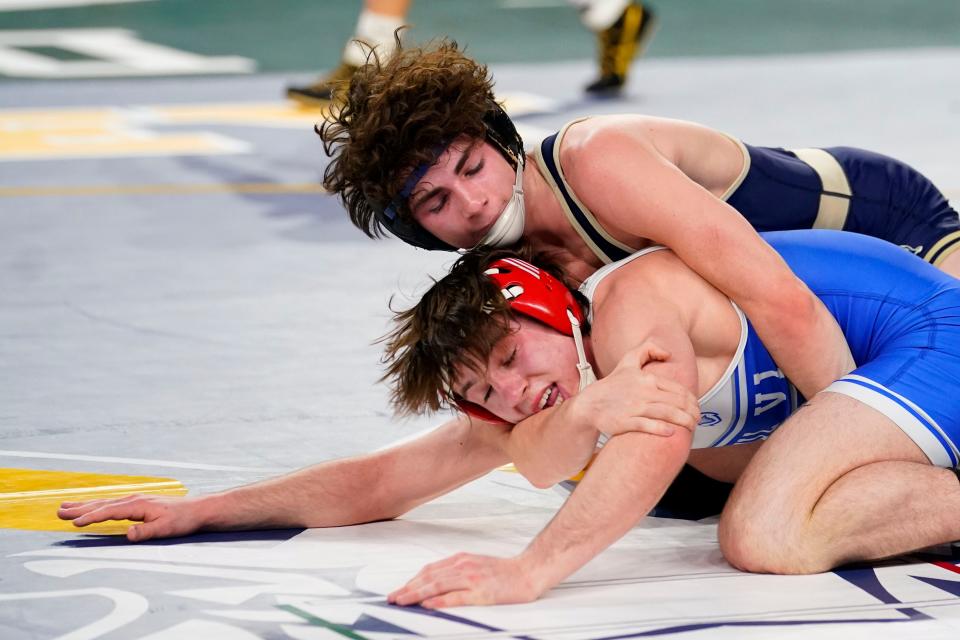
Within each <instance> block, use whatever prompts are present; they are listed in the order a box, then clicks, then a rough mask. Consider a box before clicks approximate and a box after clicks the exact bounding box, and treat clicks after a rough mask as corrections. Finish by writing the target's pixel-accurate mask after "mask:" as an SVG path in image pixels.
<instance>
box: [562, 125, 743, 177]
mask: <svg viewBox="0 0 960 640" xmlns="http://www.w3.org/2000/svg"><path fill="white" fill-rule="evenodd" d="M604 158H608V159H612V160H613V161H614V162H616V163H617V166H618V167H623V168H625V169H628V170H629V169H630V168H633V169H635V170H643V169H644V165H648V164H659V163H663V161H664V160H665V161H666V162H667V163H669V164H672V165H674V166H676V167H677V168H679V169H680V170H681V171H683V173H685V174H686V175H687V176H689V177H690V178H691V179H692V180H693V181H694V182H697V183H698V184H700V185H701V186H703V187H705V188H707V189H708V190H710V191H712V192H715V194H717V193H722V192H723V190H724V189H726V188H727V187H728V186H729V184H730V183H731V182H732V180H734V179H735V178H736V177H737V175H738V174H739V172H740V170H741V168H742V167H743V164H744V155H743V150H742V147H741V146H740V144H739V143H738V142H737V141H736V140H735V139H734V138H732V137H730V136H729V135H727V134H725V133H723V132H721V131H717V130H716V129H711V128H710V127H707V126H704V125H702V124H697V123H695V122H688V121H686V120H675V119H671V118H659V117H656V116H646V115H636V114H622V115H605V116H594V117H590V118H585V119H583V120H580V121H579V122H576V123H574V124H572V125H571V126H570V127H569V129H567V131H566V133H565V135H564V137H563V140H562V143H561V147H560V161H561V164H562V166H563V168H564V171H565V172H566V173H567V176H568V178H569V179H571V180H573V181H574V182H576V174H577V172H578V170H579V168H580V167H581V166H586V167H589V166H596V163H597V162H598V161H600V162H602V161H603V159H604Z"/></svg>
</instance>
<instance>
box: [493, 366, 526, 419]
mask: <svg viewBox="0 0 960 640" xmlns="http://www.w3.org/2000/svg"><path fill="white" fill-rule="evenodd" d="M487 375H488V377H489V382H490V386H491V387H493V389H494V391H496V392H497V395H498V396H499V397H500V399H501V400H502V402H503V404H504V407H505V408H509V409H514V410H520V411H525V408H524V407H523V406H522V405H523V400H524V398H525V397H526V395H527V389H528V387H529V384H528V383H527V379H526V378H525V377H524V376H522V375H520V374H519V373H517V372H516V371H514V370H512V369H506V368H499V369H498V370H497V371H494V372H488V373H487Z"/></svg>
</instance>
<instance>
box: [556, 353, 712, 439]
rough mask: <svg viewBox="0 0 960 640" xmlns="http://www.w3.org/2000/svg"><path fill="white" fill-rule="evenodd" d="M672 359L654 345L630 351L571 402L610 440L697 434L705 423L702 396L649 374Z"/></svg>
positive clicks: (673, 382)
mask: <svg viewBox="0 0 960 640" xmlns="http://www.w3.org/2000/svg"><path fill="white" fill-rule="evenodd" d="M669 357H670V354H669V353H668V352H667V351H665V350H664V349H661V348H660V347H658V346H657V345H656V344H654V343H652V342H649V341H647V342H645V343H643V344H642V345H641V346H639V347H637V348H636V349H632V350H630V351H629V352H627V354H626V355H624V356H623V358H621V359H620V362H619V363H618V364H617V367H616V368H615V369H614V370H613V371H612V372H611V373H610V374H609V375H608V376H606V377H605V378H603V379H602V380H599V381H597V382H596V383H594V384H592V385H590V386H589V387H587V388H586V389H584V390H583V391H581V392H580V393H578V394H577V395H576V396H574V397H573V398H571V400H575V401H576V410H577V415H578V416H580V419H582V420H586V421H588V422H589V423H590V424H591V425H592V426H593V427H594V428H595V429H596V430H597V431H601V432H603V433H606V434H607V435H609V436H615V435H618V434H621V433H627V432H638V431H639V432H643V433H649V434H652V435H658V436H669V435H672V434H673V433H674V430H675V429H677V428H683V429H687V430H689V431H693V430H694V429H695V428H696V426H697V422H699V420H700V408H699V406H698V404H697V399H696V397H695V396H694V395H693V394H692V393H691V392H690V390H689V389H687V388H686V387H685V386H683V385H682V384H680V383H678V382H675V381H673V380H670V379H669V378H666V377H664V376H661V375H657V374H654V373H650V372H649V371H644V367H646V366H647V365H649V364H651V363H653V362H663V361H666V360H668V359H669Z"/></svg>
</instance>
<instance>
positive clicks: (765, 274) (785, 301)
mask: <svg viewBox="0 0 960 640" xmlns="http://www.w3.org/2000/svg"><path fill="white" fill-rule="evenodd" d="M569 144H571V145H576V146H572V147H571V148H570V149H567V147H566V143H565V149H564V152H563V155H562V162H563V166H564V171H565V173H566V176H567V178H568V180H569V181H570V183H571V185H572V186H573V188H574V190H575V191H576V192H577V194H578V195H579V197H580V199H581V200H583V202H584V203H585V204H586V205H587V207H589V208H590V209H591V210H592V211H593V212H594V214H595V215H596V217H597V218H598V219H599V220H600V222H601V223H602V224H603V225H604V226H605V227H606V228H607V229H608V230H609V231H610V232H611V233H613V234H614V235H616V236H618V237H620V238H621V239H623V240H625V241H627V242H634V243H636V242H637V240H638V239H639V238H646V239H649V240H652V241H653V242H655V243H659V244H664V245H666V246H668V247H670V248H671V249H672V250H673V251H674V252H675V253H676V254H677V255H678V256H679V257H680V259H681V260H683V262H684V263H686V264H687V265H688V266H689V267H691V268H692V269H693V270H694V271H696V272H697V273H698V274H700V275H701V276H702V277H703V278H704V279H705V280H707V281H708V282H709V283H711V284H712V285H713V286H715V287H716V288H717V289H719V290H720V291H722V292H723V293H725V294H726V295H728V296H729V297H730V298H732V299H733V300H734V301H735V302H737V304H739V305H740V307H741V308H742V309H743V311H744V312H745V313H746V314H747V316H748V317H749V318H750V320H751V321H752V323H753V325H754V328H755V329H756V331H757V333H758V335H759V336H760V338H761V340H763V343H764V344H765V345H766V346H767V348H768V349H769V350H770V353H771V355H773V357H774V359H775V360H776V362H777V364H779V365H780V367H781V368H782V369H783V371H784V373H785V374H786V375H787V377H788V378H790V380H791V381H793V383H794V384H795V385H796V386H797V388H798V389H799V390H800V391H801V393H803V395H804V396H806V397H812V396H813V394H815V393H816V392H817V391H820V390H821V389H823V388H825V387H826V386H827V385H828V384H830V383H831V382H832V381H833V380H835V379H837V378H838V377H840V376H841V375H843V374H845V373H847V372H849V371H850V370H852V368H853V359H852V357H851V355H850V350H849V348H848V347H847V345H846V341H845V339H844V337H843V333H842V332H841V330H840V327H839V326H838V325H837V323H836V321H835V320H834V319H833V317H832V316H831V315H830V314H829V312H828V311H827V310H826V308H825V307H824V306H823V304H822V303H821V302H820V301H819V300H818V299H817V298H816V297H815V296H814V295H813V294H812V293H811V292H810V290H809V289H808V288H807V287H806V286H805V285H804V283H803V282H801V281H800V280H799V279H798V278H797V277H796V276H795V275H794V274H793V273H792V272H791V271H790V269H789V267H788V266H787V265H786V263H785V262H784V261H783V260H782V259H781V258H780V256H779V255H777V253H776V252H775V251H774V250H773V249H772V248H771V247H770V246H769V245H768V244H767V243H765V242H764V241H763V239H762V238H760V236H759V235H758V234H757V233H756V231H754V229H753V228H752V227H751V226H750V224H749V223H748V222H747V221H746V220H745V219H744V218H743V217H742V216H741V215H740V214H739V213H737V211H736V210H734V209H733V208H732V207H730V206H729V205H727V204H726V203H724V202H723V201H721V200H719V199H718V198H716V197H715V196H713V195H712V194H711V193H710V192H709V191H707V190H706V189H704V188H703V187H701V186H700V185H698V184H697V183H696V182H694V181H693V180H691V179H690V178H689V177H688V176H686V175H685V174H684V173H683V172H682V171H681V170H680V169H678V168H677V166H676V165H674V164H673V163H672V162H671V161H670V160H668V159H667V158H665V157H664V156H663V155H662V154H660V152H659V151H658V150H657V149H656V148H655V147H654V146H653V144H652V143H651V142H650V140H649V139H647V138H646V137H644V136H639V135H637V136H630V135H625V134H624V133H623V132H611V131H608V130H600V131H597V132H594V133H593V134H591V135H589V136H585V137H583V138H582V139H580V140H577V139H576V138H574V139H573V140H572V141H571V142H570V143H569Z"/></svg>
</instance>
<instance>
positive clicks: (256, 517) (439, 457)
mask: <svg viewBox="0 0 960 640" xmlns="http://www.w3.org/2000/svg"><path fill="white" fill-rule="evenodd" d="M505 436H506V428H505V427H503V426H498V425H490V424H486V423H481V422H478V421H475V420H470V419H468V418H465V417H462V418H458V419H455V420H451V421H449V422H447V423H445V424H444V425H442V426H440V427H438V428H437V429H435V430H433V431H431V432H430V433H428V434H426V435H424V436H422V437H420V438H417V439H415V440H413V441H411V442H407V443H404V444H401V445H399V446H396V447H392V448H389V449H385V450H383V451H377V452H374V453H370V454H367V455H362V456H357V457H353V458H345V459H342V460H333V461H329V462H324V463H321V464H317V465H314V466H311V467H308V468H306V469H302V470H300V471H295V472H293V473H290V474H288V475H285V476H281V477H278V478H273V479H270V480H265V481H263V482H258V483H255V484H251V485H247V486H242V487H237V488H235V489H231V490H229V491H225V492H222V493H218V494H212V495H208V496H200V497H195V498H164V497H156V496H153V497H151V496H128V497H126V498H118V499H114V500H96V501H91V502H78V503H64V504H63V505H62V506H61V508H60V510H59V512H58V515H59V516H60V517H61V518H63V519H65V520H73V521H74V523H75V524H76V525H77V526H85V525H88V524H91V523H94V522H103V521H105V520H124V519H128V520H135V521H140V522H141V524H137V525H133V526H132V527H130V529H129V531H128V533H127V537H128V538H129V539H130V540H132V541H138V542H139V541H142V540H148V539H150V538H163V537H173V536H182V535H188V534H190V533H193V532H194V531H198V530H236V529H269V528H286V527H330V526H340V525H348V524H359V523H363V522H371V521H375V520H385V519H389V518H395V517H397V516H399V515H401V514H403V513H405V512H406V511H409V510H410V509H412V508H413V507H415V506H417V505H419V504H422V503H424V502H426V501H428V500H431V499H433V498H435V497H437V496H439V495H442V494H444V493H447V492H449V491H452V490H453V489H455V488H457V487H459V486H461V485H462V484H464V483H466V482H468V481H470V480H473V479H475V478H477V477H479V476H481V475H483V474H485V473H487V472H488V471H490V470H491V469H494V468H496V467H497V466H499V465H502V464H504V463H506V462H507V461H508V458H507V455H506V453H504V450H503V445H504V439H505Z"/></svg>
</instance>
